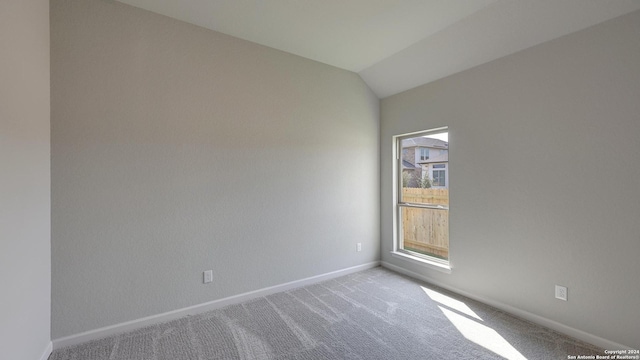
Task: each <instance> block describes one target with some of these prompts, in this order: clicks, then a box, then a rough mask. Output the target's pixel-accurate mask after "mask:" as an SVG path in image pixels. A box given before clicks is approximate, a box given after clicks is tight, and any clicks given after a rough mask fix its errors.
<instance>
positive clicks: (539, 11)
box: [119, 0, 640, 98]
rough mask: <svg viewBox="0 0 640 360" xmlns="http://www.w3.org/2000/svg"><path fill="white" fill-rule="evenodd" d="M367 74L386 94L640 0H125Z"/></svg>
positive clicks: (597, 18)
mask: <svg viewBox="0 0 640 360" xmlns="http://www.w3.org/2000/svg"><path fill="white" fill-rule="evenodd" d="M119 1H120V2H123V3H126V4H130V5H133V6H136V7H140V8H143V9H146V10H150V11H153V12H156V13H159V14H163V15H166V16H170V17H173V18H176V19H179V20H183V21H186V22H189V23H192V24H196V25H199V26H202V27H206V28H209V29H212V30H215V31H219V32H222V33H225V34H228V35H232V36H235V37H238V38H241V39H245V40H249V41H252V42H256V43H259V44H262V45H266V46H269V47H272V48H275V49H279V50H283V51H286V52H289V53H292V54H296V55H299V56H303V57H306V58H309V59H313V60H316V61H319V62H322V63H325V64H329V65H333V66H336V67H339V68H342V69H346V70H350V71H354V72H356V73H358V74H359V75H360V76H361V77H362V79H363V80H364V81H365V82H366V83H367V84H368V85H369V87H371V89H372V90H373V91H374V92H375V93H376V94H377V95H378V97H380V98H384V97H387V96H390V95H393V94H396V93H399V92H402V91H404V90H408V89H410V88H413V87H416V86H419V85H422V84H425V83H427V82H431V81H434V80H437V79H440V78H443V77H445V76H448V75H451V74H454V73H456V72H459V71H462V70H465V69H468V68H471V67H474V66H477V65H480V64H482V63H485V62H488V61H491V60H494V59H497V58H499V57H502V56H506V55H509V54H512V53H514V52H516V51H519V50H522V49H525V48H528V47H531V46H533V45H536V44H539V43H542V42H545V41H548V40H552V39H555V38H557V37H560V36H562V35H565V34H568V33H571V32H574V31H578V30H581V29H584V28H586V27H588V26H591V25H594V24H597V23H599V22H602V21H605V20H608V19H611V18H614V17H616V16H620V15H623V14H626V13H628V12H631V11H634V10H637V9H640V0H119Z"/></svg>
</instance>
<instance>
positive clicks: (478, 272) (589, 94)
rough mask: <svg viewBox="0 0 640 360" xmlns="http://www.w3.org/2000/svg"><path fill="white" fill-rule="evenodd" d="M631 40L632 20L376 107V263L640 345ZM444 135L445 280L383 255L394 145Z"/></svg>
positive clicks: (639, 73)
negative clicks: (447, 202)
mask: <svg viewBox="0 0 640 360" xmlns="http://www.w3.org/2000/svg"><path fill="white" fill-rule="evenodd" d="M638 39H640V12H634V13H631V14H629V15H626V16H623V17H620V18H617V19H613V20H611V21H608V22H605V23H602V24H600V25H597V26H595V27H591V28H588V29H585V30H583V31H580V32H577V33H574V34H571V35H568V36H565V37H562V38H559V39H557V40H554V41H551V42H548V43H545V44H541V45H539V46H536V47H533V48H530V49H528V50H525V51H522V52H520V53H517V54H514V55H511V56H508V57H505V58H502V59H499V60H496V61H493V62H491V63H487V64H485V65H482V66H479V67H476V68H474V69H471V70H468V71H464V72H462V73H459V74H457V75H454V76H451V77H448V78H445V79H443V80H441V81H437V82H433V83H431V84H427V85H424V86H421V87H418V88H415V89H413V90H410V91H407V92H404V93H401V94H398V95H396V96H392V97H389V98H386V99H384V100H383V101H382V102H381V174H382V177H381V185H382V197H381V206H382V207H381V215H382V218H381V219H382V224H381V229H382V233H381V241H382V258H383V261H385V262H389V263H391V264H394V265H397V266H401V267H403V268H405V269H409V270H411V271H414V272H416V273H419V274H422V275H424V276H427V277H429V278H432V279H434V280H436V281H438V282H441V283H443V284H447V285H449V286H451V287H455V288H458V289H462V290H464V291H467V292H468V293H471V294H475V295H476V296H481V297H484V298H488V299H492V300H493V301H498V302H501V303H503V304H507V305H510V306H513V307H516V308H519V309H522V310H525V311H528V312H530V313H533V314H536V315H539V316H542V317H545V318H547V319H553V320H555V321H557V322H559V323H561V324H565V325H567V326H570V327H573V328H575V329H579V330H582V331H585V332H587V333H590V334H593V335H596V336H599V337H601V338H604V339H608V340H610V341H614V342H617V343H620V344H623V345H626V346H629V347H633V348H636V349H637V348H640V337H639V335H638V334H640V322H639V321H638V319H637V314H638V299H639V298H640V286H638V276H640V261H638V254H640V222H639V221H638V216H639V215H640V192H639V191H638V184H639V183H640V166H639V163H638V161H639V160H638V159H640V141H638V139H639V138H640V101H638V99H639V98H640V43H639V42H638ZM442 125H449V126H450V132H449V135H450V142H451V143H450V166H451V168H450V175H451V177H450V179H451V182H450V190H451V212H450V224H451V225H450V234H451V236H450V241H451V245H450V246H451V263H452V266H453V272H452V273H451V274H444V273H440V272H437V271H432V270H428V269H426V268H423V267H420V266H415V265H413V264H410V263H407V262H406V261H405V260H402V259H397V258H395V257H391V254H390V251H391V245H392V209H393V204H392V203H391V201H392V197H391V195H392V174H391V167H392V161H393V160H392V155H391V147H392V136H393V135H398V134H403V133H408V132H413V131H418V130H425V129H429V128H434V127H439V126H442ZM555 284H561V285H565V286H567V287H568V288H569V291H568V294H569V301H568V302H563V301H559V300H556V299H554V296H553V295H554V285H555Z"/></svg>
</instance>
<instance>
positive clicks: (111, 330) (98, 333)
mask: <svg viewBox="0 0 640 360" xmlns="http://www.w3.org/2000/svg"><path fill="white" fill-rule="evenodd" d="M376 266H380V261H373V262H370V263H367V264H363V265H357V266H353V267H350V268H346V269H342V270H336V271H332V272H329V273H326V274H321V275H316V276H312V277H308V278H305V279H301V280H296V281H291V282H288V283H284V284H280V285H275V286H270V287H266V288H263V289H259V290H255V291H250V292H247V293H243V294H238V295H234V296H230V297H226V298H223V299H218V300H214V301H209V302H206V303H202V304H198V305H193V306H189V307H186V308H182V309H177V310H173V311H169V312H165V313H162V314H157V315H152V316H147V317H144V318H140V319H136V320H132V321H127V322H123V323H120V324H115V325H110V326H105V327H102V328H99V329H95V330H90V331H85V332H82V333H79V334H75V335H70V336H66V337H63V338H59V339H55V340H53V348H54V349H60V348H63V347H66V346H72V345H77V344H81V343H84V342H87V341H91V340H97V339H102V338H105V337H108V336H111V335H116V334H120V333H123V332H127V331H131V330H135V329H139V328H142V327H145V326H149V325H155V324H159V323H163V322H167V321H171V320H175V319H179V318H182V317H185V316H189V315H195V314H200V313H203V312H207V311H211V310H215V309H219V308H221V307H224V306H227V305H233V304H237V303H240V302H243V301H247V300H251V299H255V298H258V297H262V296H266V295H271V294H274V293H277V292H281V291H287V290H290V289H294V288H297V287H301V286H306V285H311V284H315V283H318V282H321V281H325V280H330V279H333V278H337V277H340V276H344V275H348V274H351V273H355V272H358V271H362V270H366V269H371V268H374V267H376ZM45 359H46V358H45Z"/></svg>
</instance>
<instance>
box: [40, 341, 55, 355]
mask: <svg viewBox="0 0 640 360" xmlns="http://www.w3.org/2000/svg"><path fill="white" fill-rule="evenodd" d="M52 352H53V343H52V342H51V341H49V343H48V344H47V346H46V347H45V348H44V351H43V352H42V356H40V360H47V359H49V356H51V353H52Z"/></svg>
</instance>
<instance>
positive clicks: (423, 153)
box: [420, 148, 429, 161]
mask: <svg viewBox="0 0 640 360" xmlns="http://www.w3.org/2000/svg"><path fill="white" fill-rule="evenodd" d="M424 160H429V149H427V148H420V161H424Z"/></svg>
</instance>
